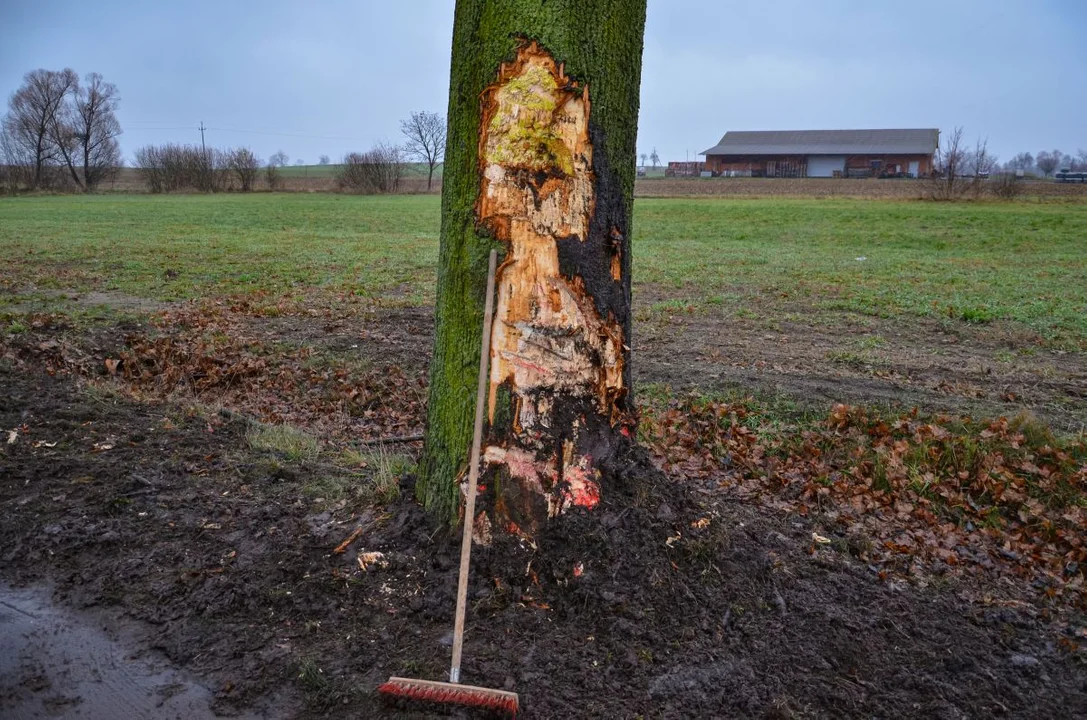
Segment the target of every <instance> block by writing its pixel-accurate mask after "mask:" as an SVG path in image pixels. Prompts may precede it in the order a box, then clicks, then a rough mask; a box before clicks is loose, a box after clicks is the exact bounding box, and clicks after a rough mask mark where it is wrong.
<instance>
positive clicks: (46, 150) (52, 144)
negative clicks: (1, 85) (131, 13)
mask: <svg viewBox="0 0 1087 720" xmlns="http://www.w3.org/2000/svg"><path fill="white" fill-rule="evenodd" d="M120 102H121V98H120V95H118V92H117V86H116V85H114V84H113V83H108V82H106V81H105V80H104V79H103V78H102V76H101V75H99V74H98V73H89V74H87V75H86V76H84V78H83V80H82V81H80V78H79V75H77V74H76V72H75V71H74V70H72V69H71V68H65V69H64V70H43V69H38V70H33V71H31V72H28V73H27V74H26V75H25V76H24V77H23V84H22V85H21V86H20V87H19V88H18V89H17V90H16V91H15V92H14V93H12V95H11V97H9V98H8V109H7V113H6V114H5V115H4V117H3V120H2V121H0V181H2V182H3V184H4V185H5V186H6V187H7V188H8V189H9V190H12V191H14V190H18V189H21V188H26V189H30V190H39V189H71V188H76V189H78V190H80V191H83V192H90V191H92V190H94V189H96V188H97V187H98V186H99V185H100V184H101V183H102V182H103V181H105V180H107V179H110V178H112V177H113V176H114V175H115V174H116V172H117V171H118V170H119V169H120V167H121V165H122V164H123V159H122V157H121V149H120V146H119V144H118V142H117V138H118V137H119V136H120V135H121V124H120V123H119V122H118V121H117V115H116V113H117V107H118V105H119V104H120Z"/></svg>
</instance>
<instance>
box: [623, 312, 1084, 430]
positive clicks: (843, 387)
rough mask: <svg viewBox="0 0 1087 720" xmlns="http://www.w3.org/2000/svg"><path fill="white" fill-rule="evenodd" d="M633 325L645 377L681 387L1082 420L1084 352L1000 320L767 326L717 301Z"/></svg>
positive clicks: (1054, 421)
mask: <svg viewBox="0 0 1087 720" xmlns="http://www.w3.org/2000/svg"><path fill="white" fill-rule="evenodd" d="M807 312H809V310H806V309H805V308H797V309H796V313H794V314H796V315H804V314H807ZM637 327H638V332H637V334H636V335H635V338H634V347H635V352H636V353H637V354H636V358H635V369H636V373H637V377H638V380H639V381H641V382H647V381H648V382H659V383H665V384H667V385H670V386H672V387H673V388H674V389H676V390H689V389H694V390H700V391H706V390H714V389H718V390H721V389H728V390H736V389H740V390H741V391H751V390H754V389H758V390H761V391H763V392H768V393H771V394H775V395H781V396H784V397H786V398H789V399H791V400H794V401H796V402H797V403H798V404H799V405H801V406H806V407H808V408H827V407H829V406H830V405H832V404H833V403H836V402H844V403H854V404H868V405H873V404H878V405H886V406H890V407H894V408H901V409H906V410H908V409H910V408H913V407H917V408H919V409H921V410H923V411H925V412H930V413H953V414H964V415H973V416H975V417H998V416H1007V417H1012V416H1015V415H1016V414H1018V413H1020V412H1023V411H1029V412H1031V413H1034V414H1035V415H1037V416H1038V417H1040V418H1042V419H1044V420H1045V421H1047V422H1048V423H1050V424H1051V425H1053V427H1054V428H1056V429H1059V430H1062V431H1067V432H1079V431H1081V430H1082V429H1083V428H1084V427H1085V426H1087V402H1085V399H1087V357H1085V356H1084V355H1083V354H1081V353H1075V352H1063V351H1059V350H1052V349H1047V348H1044V347H1040V346H1039V345H1038V344H1037V342H1036V340H1037V339H1036V338H1033V337H1030V336H1029V334H1027V335H1024V333H1023V331H1022V330H1020V329H1018V328H1015V327H1012V326H1009V325H1003V324H1000V323H992V324H988V325H981V326H979V325H970V324H967V323H956V322H940V321H937V320H932V319H927V318H914V319H910V320H883V319H879V318H873V317H870V316H863V315H857V314H855V313H849V312H838V313H836V317H835V319H834V324H833V325H831V326H826V325H820V324H814V323H811V324H809V323H803V322H787V321H780V322H775V323H774V324H773V326H768V325H767V323H765V322H764V321H760V320H758V319H744V318H725V317H722V316H721V315H719V314H718V313H716V312H714V311H712V310H710V311H706V312H701V311H692V312H690V313H686V312H678V313H662V312H657V313H654V314H653V315H652V316H651V317H650V318H649V319H648V320H647V321H645V322H642V323H639V324H638V326H637Z"/></svg>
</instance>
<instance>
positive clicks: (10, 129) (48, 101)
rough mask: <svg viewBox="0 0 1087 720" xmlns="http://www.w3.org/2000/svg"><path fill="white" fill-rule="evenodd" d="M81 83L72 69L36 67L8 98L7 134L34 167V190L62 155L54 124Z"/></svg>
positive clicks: (32, 183) (31, 185) (17, 149)
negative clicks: (69, 97) (55, 69)
mask: <svg viewBox="0 0 1087 720" xmlns="http://www.w3.org/2000/svg"><path fill="white" fill-rule="evenodd" d="M78 84H79V78H78V76H77V75H76V74H75V71H73V70H71V69H67V68H66V69H64V70H61V71H59V72H55V71H53V70H33V71H31V72H29V73H27V74H26V75H25V76H24V77H23V85H22V86H21V87H20V88H19V89H18V90H16V91H15V93H14V94H13V95H12V96H11V98H10V99H9V100H8V114H7V116H5V118H4V122H3V128H4V133H5V134H6V135H7V136H8V138H9V139H8V142H9V143H11V144H13V145H14V146H15V151H16V154H17V155H18V156H19V157H21V158H23V159H24V160H25V161H26V162H27V163H28V164H29V166H30V168H31V174H30V182H29V185H30V187H31V189H34V188H38V187H41V186H42V185H43V184H45V183H46V182H47V181H48V180H49V178H48V177H47V171H48V167H49V165H51V164H53V163H54V162H55V161H56V160H57V159H58V158H60V157H61V155H62V153H61V148H59V147H58V146H57V143H56V142H55V140H56V136H57V135H58V133H57V132H55V130H56V128H55V126H56V124H57V121H58V119H59V118H60V116H61V115H62V114H63V107H64V104H65V100H66V99H67V97H68V96H69V95H70V94H71V93H72V92H73V91H74V90H75V88H76V87H77V86H78Z"/></svg>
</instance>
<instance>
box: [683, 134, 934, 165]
mask: <svg viewBox="0 0 1087 720" xmlns="http://www.w3.org/2000/svg"><path fill="white" fill-rule="evenodd" d="M939 141H940V131H939V130H936V129H929V128H924V129H913V130H758V131H729V132H727V133H725V136H724V137H723V138H721V142H719V143H717V145H715V146H713V147H711V148H710V149H709V150H706V151H705V152H702V153H700V154H701V155H705V156H706V169H707V170H709V171H710V172H712V173H713V174H714V175H725V176H741V177H924V176H926V175H928V174H929V173H931V172H932V166H933V155H934V154H935V153H936V146H937V145H938V143H939Z"/></svg>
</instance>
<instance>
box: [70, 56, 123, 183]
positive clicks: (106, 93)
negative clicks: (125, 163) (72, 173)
mask: <svg viewBox="0 0 1087 720" xmlns="http://www.w3.org/2000/svg"><path fill="white" fill-rule="evenodd" d="M120 100H121V99H120V97H118V95H117V86H116V85H114V84H113V83H107V82H103V80H102V76H101V75H99V74H98V73H90V74H89V75H87V76H86V77H85V78H84V85H83V86H81V87H79V88H78V89H77V92H76V96H75V108H74V109H75V112H74V114H73V117H72V122H73V123H74V124H73V128H72V134H73V135H74V136H75V138H76V139H77V141H78V144H79V148H78V149H79V154H80V161H81V162H82V165H83V183H84V187H85V189H87V190H93V189H94V188H96V187H98V184H99V183H100V182H102V180H104V179H106V178H108V177H110V176H112V175H113V174H115V173H116V172H117V170H118V168H120V167H121V165H122V158H121V148H120V146H119V145H118V144H117V137H118V136H119V135H120V134H121V124H120V123H119V122H118V121H117V115H116V110H117V105H118V104H119V103H120Z"/></svg>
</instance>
